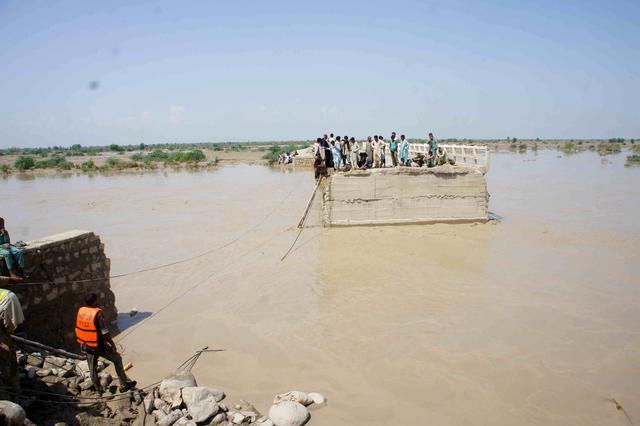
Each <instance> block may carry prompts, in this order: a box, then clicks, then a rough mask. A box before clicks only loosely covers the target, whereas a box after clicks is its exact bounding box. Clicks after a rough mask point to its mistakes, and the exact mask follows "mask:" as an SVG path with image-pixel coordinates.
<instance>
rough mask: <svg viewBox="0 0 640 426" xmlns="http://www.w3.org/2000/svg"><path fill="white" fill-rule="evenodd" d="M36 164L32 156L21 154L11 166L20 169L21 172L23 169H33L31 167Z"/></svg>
mask: <svg viewBox="0 0 640 426" xmlns="http://www.w3.org/2000/svg"><path fill="white" fill-rule="evenodd" d="M35 165H36V162H35V160H34V159H33V157H30V156H28V155H22V156H21V157H20V158H18V159H17V160H16V162H15V163H14V164H13V166H14V167H15V168H16V169H18V170H20V171H21V172H23V171H25V170H30V169H33V167H34V166H35Z"/></svg>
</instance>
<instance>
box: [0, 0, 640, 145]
mask: <svg viewBox="0 0 640 426" xmlns="http://www.w3.org/2000/svg"><path fill="white" fill-rule="evenodd" d="M639 22H640V1H638V0H632V1H615V0H614V1H608V2H605V1H571V0H563V1H550V0H539V1H485V2H481V1H472V0H469V1H433V2H421V1H384V2H382V1H370V0H369V1H345V0H343V1H316V2H308V1H287V2H277V1H264V0H261V1H255V2H249V1H241V0H239V1H224V2H218V1H206V2H205V1H203V2H191V1H184V2H164V1H144V2H133V1H101V2H96V1H77V2H70V1H42V2H35V1H26V0H19V1H9V2H7V1H5V0H0V64H1V65H0V147H9V146H50V145H71V144H73V143H80V144H83V145H96V144H108V143H120V144H127V143H139V142H145V143H154V142H208V141H227V140H232V141H246V140H274V139H278V140H288V139H310V138H315V137H316V136H317V135H318V134H321V133H325V132H328V131H335V132H337V133H339V134H349V135H354V136H358V137H362V136H366V135H369V134H374V133H381V134H385V135H386V134H388V133H389V132H390V131H391V130H396V131H397V132H400V133H405V134H407V135H408V136H411V137H418V136H424V135H425V133H426V132H427V131H433V132H434V133H435V134H436V136H437V137H441V138H446V137H458V138H464V137H477V138H505V137H507V136H511V137H513V136H516V137H519V138H526V137H540V138H555V137H558V138H603V137H607V138H608V137H614V136H615V137H618V136H621V137H626V138H629V137H640V77H639V76H640V24H639Z"/></svg>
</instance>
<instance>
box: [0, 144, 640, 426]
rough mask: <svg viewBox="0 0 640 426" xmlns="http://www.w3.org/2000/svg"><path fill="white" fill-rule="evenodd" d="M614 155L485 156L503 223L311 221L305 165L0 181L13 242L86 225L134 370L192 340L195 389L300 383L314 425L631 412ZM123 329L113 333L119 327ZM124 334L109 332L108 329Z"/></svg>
mask: <svg viewBox="0 0 640 426" xmlns="http://www.w3.org/2000/svg"><path fill="white" fill-rule="evenodd" d="M623 162H624V155H618V156H613V157H609V159H608V160H606V161H605V162H604V163H602V162H601V159H600V157H598V156H597V155H596V154H593V153H581V154H578V155H574V156H566V157H562V158H559V157H558V156H557V154H556V153H555V152H553V151H542V152H540V154H539V155H535V154H533V153H529V154H526V155H520V154H496V155H493V156H492V164H491V170H490V171H489V173H488V175H487V179H488V187H489V191H490V193H491V200H490V210H491V211H492V212H494V213H495V214H497V215H499V216H501V217H503V220H502V221H501V222H490V223H488V224H482V225H426V226H425V225H423V226H392V227H363V228H335V229H323V228H321V227H319V226H317V225H318V217H319V205H318V203H315V204H314V207H313V210H312V211H311V215H310V220H309V223H308V224H309V225H310V227H309V228H308V229H306V230H305V231H304V232H303V233H302V235H301V237H300V239H299V241H298V243H297V245H296V248H295V249H294V250H293V251H292V253H291V254H290V255H289V257H287V258H286V259H285V260H284V261H282V262H281V261H280V258H281V257H282V255H283V254H284V253H285V252H286V250H287V249H288V247H289V245H290V244H291V242H292V241H293V239H294V238H295V236H296V228H295V226H296V224H297V222H298V220H299V218H300V215H301V213H302V211H303V209H304V207H305V205H306V202H307V199H308V196H309V192H310V191H311V189H312V188H313V177H312V175H311V172H310V171H306V170H305V171H298V172H291V171H281V170H279V169H270V168H266V167H262V166H231V167H222V168H219V169H216V170H212V171H201V172H197V173H188V172H166V173H156V174H145V175H141V176H135V175H126V176H109V177H104V176H95V177H88V176H70V177H65V178H61V177H58V178H42V177H40V178H36V179H32V180H23V179H20V178H19V177H17V176H12V177H9V178H6V179H4V180H1V181H0V185H2V208H1V211H2V216H4V217H5V218H6V219H7V226H8V229H10V230H11V231H12V233H13V238H14V239H25V240H26V239H30V238H36V237H40V236H44V235H48V234H51V233H56V232H61V231H65V230H68V229H71V228H85V229H89V230H93V231H95V232H96V233H98V234H99V235H100V236H101V237H102V238H103V240H104V242H105V244H106V251H107V254H108V256H109V257H110V258H111V259H112V273H113V274H120V273H126V272H129V271H134V270H138V269H140V268H145V267H149V266H154V265H162V264H165V263H168V262H173V261H177V260H181V259H185V258H189V257H191V256H194V255H197V254H200V253H203V252H206V251H208V250H209V251H210V252H209V253H207V254H205V255H203V256H201V257H198V258H196V259H193V260H191V261H189V262H184V263H181V264H178V265H175V266H172V267H168V268H163V269H158V270H154V271H149V272H145V273H139V274H134V275H128V276H125V277H122V278H115V279H113V280H112V287H113V289H114V292H115V294H116V298H117V303H118V308H119V310H120V311H121V312H124V313H126V312H128V311H129V310H130V309H132V308H136V309H138V310H139V311H140V314H138V317H134V318H133V319H134V320H136V319H141V318H145V316H147V315H149V314H150V313H152V314H155V315H154V316H152V317H150V318H148V319H147V320H146V321H143V322H138V323H136V324H134V325H132V322H131V321H130V320H129V322H127V320H128V316H127V315H126V314H124V315H122V322H121V325H122V328H123V329H124V331H123V333H122V334H121V343H122V345H123V346H124V349H125V355H124V357H125V362H133V364H134V368H133V370H131V374H132V376H134V377H135V378H136V379H138V380H139V381H141V383H143V384H149V383H151V382H154V381H156V380H157V379H158V378H160V377H162V376H163V375H164V374H166V373H168V372H169V371H171V370H172V369H173V368H174V367H176V366H177V365H178V364H180V363H181V362H182V361H183V360H184V359H185V358H187V357H188V356H189V355H190V354H191V353H193V351H195V350H196V349H198V348H201V347H203V346H209V347H211V348H224V349H226V350H227V351H226V352H220V353H214V354H207V355H205V356H203V357H202V358H201V359H200V361H199V363H198V364H197V366H196V367H195V373H196V375H197V377H198V381H199V382H200V383H202V384H206V385H210V386H217V387H220V388H221V389H224V390H225V391H227V393H228V394H229V395H230V398H231V400H238V399H240V398H244V399H247V400H250V401H253V402H255V403H256V405H257V407H258V408H259V409H261V410H262V411H263V412H266V411H267V409H268V402H269V401H270V400H271V399H272V398H273V395H274V394H275V393H277V392H282V391H287V390H292V389H299V390H306V391H318V392H321V393H323V394H325V395H326V396H327V397H328V398H329V407H327V408H323V409H321V410H317V411H314V412H313V413H312V415H313V420H312V422H313V424H314V425H351V424H440V425H460V424H492V425H513V424H532V425H549V424H554V425H556V424H557V425H585V424H592V425H604V424H609V425H626V424H629V420H628V419H627V418H626V417H625V416H624V414H623V413H622V412H621V411H618V410H616V407H615V405H614V404H613V403H612V402H610V401H608V399H609V398H615V399H616V400H617V401H619V402H620V403H621V404H622V406H623V407H624V408H625V409H626V410H627V412H628V414H629V415H630V416H631V419H632V421H636V422H637V421H640V387H639V384H640V286H639V278H640V273H639V272H638V271H639V269H638V262H639V260H640V256H639V255H640V222H639V221H638V218H640V168H625V167H623ZM127 327H128V328H127ZM123 336H124V338H123Z"/></svg>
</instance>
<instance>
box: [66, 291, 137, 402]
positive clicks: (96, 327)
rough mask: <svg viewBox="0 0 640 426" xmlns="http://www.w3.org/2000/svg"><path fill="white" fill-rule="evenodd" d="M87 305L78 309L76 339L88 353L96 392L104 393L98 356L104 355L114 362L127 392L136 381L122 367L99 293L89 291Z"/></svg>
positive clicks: (123, 387) (119, 378)
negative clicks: (100, 303) (105, 318)
mask: <svg viewBox="0 0 640 426" xmlns="http://www.w3.org/2000/svg"><path fill="white" fill-rule="evenodd" d="M85 303H86V306H83V307H81V308H80V309H78V315H77V317H76V340H77V341H78V343H79V344H80V348H81V349H82V351H83V352H85V353H86V354H87V364H88V365H89V375H90V376H91V381H92V382H93V385H94V386H95V388H96V392H98V393H99V394H101V395H102V393H103V392H104V389H102V386H100V380H99V378H98V358H99V357H103V358H106V359H108V360H109V361H111V362H113V366H114V367H115V369H116V374H117V375H118V380H119V381H120V392H121V393H122V392H126V391H128V390H130V389H133V388H135V386H136V383H137V382H136V381H135V380H129V379H128V378H127V375H126V373H125V372H124V368H123V367H122V357H121V356H120V354H119V353H118V350H117V349H116V344H115V343H114V342H113V339H111V334H109V329H108V328H107V326H106V324H105V320H104V316H103V314H102V309H100V308H99V307H98V295H97V294H95V293H89V294H88V295H87V297H86V299H85Z"/></svg>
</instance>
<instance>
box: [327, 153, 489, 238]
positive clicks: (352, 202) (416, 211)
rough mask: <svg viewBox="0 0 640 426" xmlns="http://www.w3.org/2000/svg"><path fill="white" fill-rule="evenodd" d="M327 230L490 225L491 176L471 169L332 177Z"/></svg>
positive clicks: (404, 170) (397, 170)
mask: <svg viewBox="0 0 640 426" xmlns="http://www.w3.org/2000/svg"><path fill="white" fill-rule="evenodd" d="M322 189H323V197H322V223H323V225H324V226H345V227H346V226H368V225H369V226H379V225H407V224H435V223H450V224H455V223H474V222H480V223H484V222H487V221H488V220H489V214H488V207H489V197H488V192H487V185H486V180H485V176H484V174H483V173H482V172H481V171H478V170H476V169H474V168H470V167H456V166H451V165H444V166H440V167H434V168H430V169H429V168H409V167H399V168H392V169H390V168H387V169H382V168H381V169H369V170H359V171H355V172H346V173H344V172H338V173H334V174H332V175H331V176H330V177H329V178H328V179H326V182H325V184H324V185H322Z"/></svg>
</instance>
